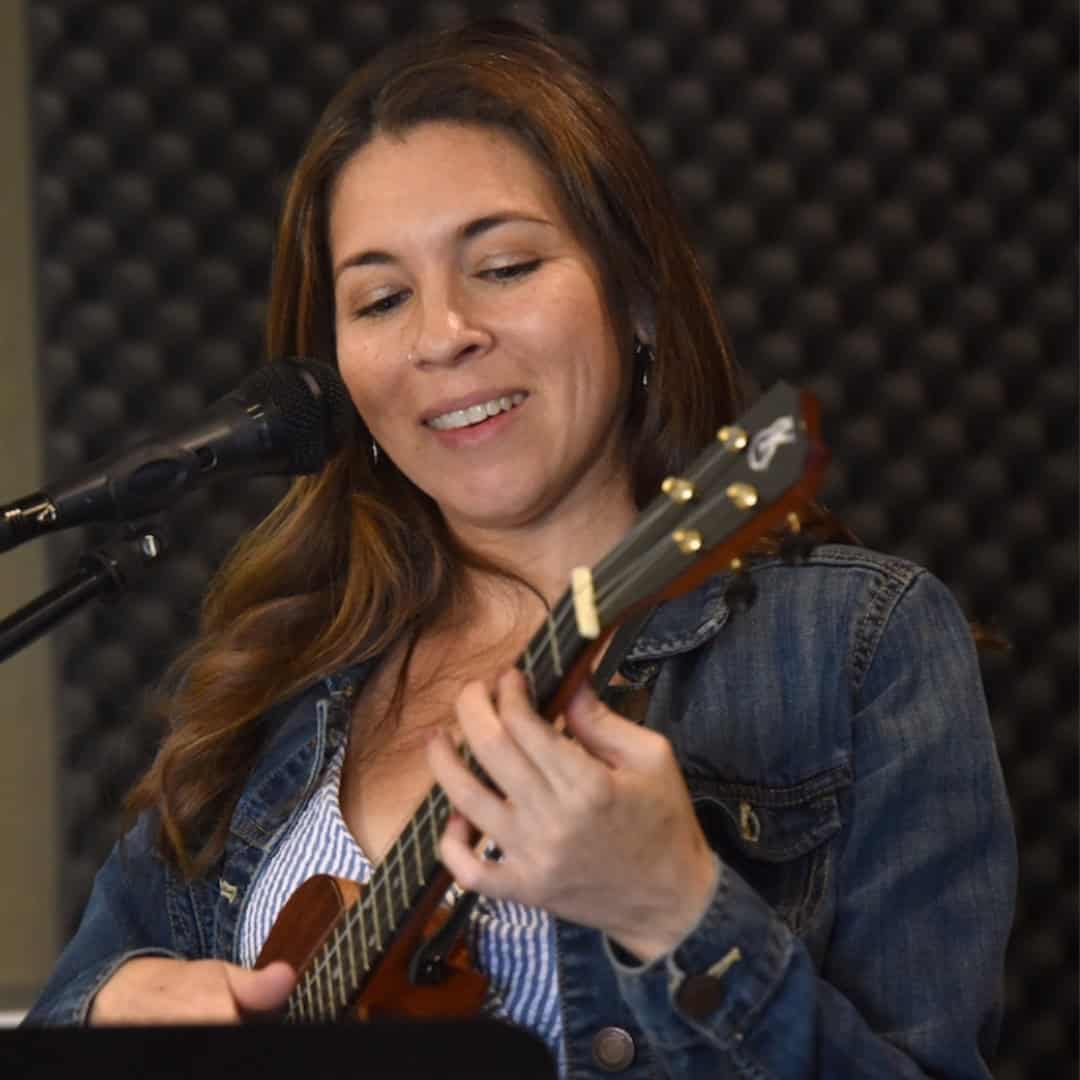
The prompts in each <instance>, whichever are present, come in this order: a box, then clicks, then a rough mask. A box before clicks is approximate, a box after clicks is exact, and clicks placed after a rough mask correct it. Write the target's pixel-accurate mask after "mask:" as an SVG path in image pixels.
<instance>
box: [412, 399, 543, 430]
mask: <svg viewBox="0 0 1080 1080" xmlns="http://www.w3.org/2000/svg"><path fill="white" fill-rule="evenodd" d="M525 398H526V395H525V394H523V393H521V392H520V391H517V392H515V393H513V394H510V395H508V396H504V397H497V398H492V399H491V400H490V401H484V402H481V403H479V404H477V405H470V406H469V407H468V408H467V409H455V410H454V411H453V412H448V413H443V414H442V416H433V417H432V418H431V419H430V420H427V421H425V422H426V423H427V426H428V427H431V428H434V429H435V430H436V431H454V430H455V429H457V428H465V427H473V426H474V425H476V424H482V423H483V422H484V421H485V420H490V419H491V417H493V416H498V415H499V413H503V412H509V411H510V410H511V409H516V408H517V407H518V406H519V405H520V404H521V403H522V402H523V401H524V400H525Z"/></svg>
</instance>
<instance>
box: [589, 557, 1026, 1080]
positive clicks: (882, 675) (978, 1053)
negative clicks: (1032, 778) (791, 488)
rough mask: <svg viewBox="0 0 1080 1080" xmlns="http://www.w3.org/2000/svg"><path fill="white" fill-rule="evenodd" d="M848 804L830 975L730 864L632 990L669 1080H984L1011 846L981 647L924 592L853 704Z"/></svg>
mask: <svg viewBox="0 0 1080 1080" xmlns="http://www.w3.org/2000/svg"><path fill="white" fill-rule="evenodd" d="M853 695H854V702H853V710H854V711H853V716H852V732H851V738H852V753H853V763H854V793H853V799H852V802H851V805H852V811H851V815H852V816H851V820H850V822H849V823H848V834H847V837H846V841H845V843H844V844H843V847H842V849H841V851H840V853H839V855H838V860H837V882H836V889H837V913H836V920H835V924H834V927H833V933H832V937H831V939H830V943H829V948H828V952H827V954H826V956H825V959H824V961H823V963H822V965H821V967H820V969H817V968H816V967H815V965H814V963H813V961H812V959H811V957H810V955H809V953H808V952H807V950H806V948H805V946H804V945H803V944H802V942H801V941H800V940H799V938H798V937H796V936H795V935H794V934H793V933H792V932H791V931H790V930H789V929H788V928H787V926H786V924H785V923H784V922H783V921H782V920H781V919H780V918H778V917H777V916H776V914H775V913H774V912H773V911H772V909H771V908H770V907H769V906H768V905H767V904H766V903H765V902H764V901H763V900H762V899H761V897H760V896H759V895H758V894H757V893H756V892H755V891H754V890H753V889H752V888H751V887H750V886H749V885H748V884H747V883H746V882H745V881H744V880H743V879H742V878H741V877H739V875H738V874H737V873H735V872H734V871H733V870H731V869H730V868H729V867H727V866H725V865H721V867H720V873H719V876H718V882H717V886H716V890H715V893H714V896H713V899H712V902H711V904H710V906H709V908H708V909H707V911H706V912H705V914H704V916H703V917H702V919H701V920H700V922H699V923H698V925H697V926H696V927H695V929H694V930H693V931H692V932H691V933H690V934H689V935H688V936H687V938H685V939H684V940H683V942H682V943H681V944H680V945H679V946H678V947H677V948H676V949H675V950H674V951H673V952H672V953H670V954H668V955H667V956H664V957H661V958H659V959H658V960H656V961H654V962H653V963H651V964H649V965H647V966H641V965H635V964H633V963H632V962H631V960H630V958H629V957H628V956H627V955H626V954H624V953H622V952H621V951H620V950H618V949H617V948H615V947H613V946H612V945H611V943H608V944H607V949H608V955H609V958H610V961H611V963H612V965H613V967H614V969H615V972H616V977H617V979H618V982H619V986H620V989H621V992H622V994H623V996H624V998H625V1000H626V1002H627V1004H628V1005H629V1007H630V1008H631V1010H632V1011H633V1013H634V1014H635V1016H636V1018H637V1020H638V1022H639V1023H640V1024H641V1025H642V1027H643V1028H644V1030H645V1032H646V1034H647V1037H648V1038H649V1041H650V1043H651V1044H652V1046H653V1048H654V1051H655V1053H656V1054H657V1056H658V1057H659V1058H660V1060H661V1061H662V1062H663V1063H664V1066H665V1068H666V1070H667V1072H668V1074H669V1075H671V1076H701V1077H706V1076H718V1077H719V1076H725V1077H728V1076H731V1077H755V1078H758V1080H763V1078H775V1080H781V1078H784V1080H786V1078H792V1080H794V1078H795V1077H799V1078H807V1077H846V1078H859V1077H866V1078H871V1077H873V1078H879V1077H882V1076H890V1077H912V1078H914V1077H926V1076H935V1077H949V1078H954V1080H960V1078H968V1077H972V1078H973V1077H989V1076H990V1071H989V1067H988V1060H989V1058H990V1056H991V1055H992V1053H993V1050H994V1048H995V1045H996V1041H997V1030H998V1024H999V1020H1000V1009H1001V996H1002V972H1003V964H1004V954H1005V946H1006V942H1007V939H1008V935H1009V931H1010V927H1011V924H1012V917H1013V903H1014V897H1015V888H1016V848H1015V839H1014V835H1013V828H1012V821H1011V816H1010V812H1009V805H1008V799H1007V796H1006V793H1005V788H1004V783H1003V780H1002V775H1001V769H1000V765H999V762H998V758H997V754H996V750H995V746H994V740H993V735H992V732H991V729H990V724H989V720H988V716H987V711H986V705H985V700H984V697H983V693H982V687H981V680H980V675H979V670H978V665H977V661H976V657H975V651H974V646H973V643H972V641H971V635H970V632H969V629H968V626H967V623H966V621H965V620H964V618H963V616H962V614H961V613H960V611H959V609H958V607H957V605H956V603H955V601H954V600H953V598H952V596H951V594H950V593H949V592H948V591H947V590H946V589H945V587H944V586H943V585H942V584H941V583H940V582H938V581H937V580H936V579H935V578H933V577H932V576H931V575H929V574H926V573H922V574H919V575H918V576H916V577H915V578H914V580H913V582H912V583H911V584H910V585H909V587H908V589H907V590H906V591H905V593H904V594H903V595H902V597H901V598H900V600H899V601H898V602H897V604H896V605H895V606H894V608H893V610H892V614H891V616H890V617H889V619H888V621H887V623H886V625H885V627H884V629H883V631H882V632H881V634H880V636H879V637H878V643H877V649H876V652H875V653H874V655H873V657H872V659H871V660H870V663H869V665H868V667H866V669H865V676H864V677H863V678H862V680H861V682H860V683H858V684H857V685H856V686H855V687H854V688H853Z"/></svg>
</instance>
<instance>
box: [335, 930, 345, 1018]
mask: <svg viewBox="0 0 1080 1080" xmlns="http://www.w3.org/2000/svg"><path fill="white" fill-rule="evenodd" d="M333 955H334V966H335V967H336V968H337V977H338V1006H339V1007H340V1008H342V1009H344V1008H345V1006H346V1005H347V1004H348V1003H349V987H348V986H347V985H346V984H345V965H344V964H343V963H342V952H341V931H340V930H336V931H335V932H334V949H333Z"/></svg>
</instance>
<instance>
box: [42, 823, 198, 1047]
mask: <svg viewBox="0 0 1080 1080" xmlns="http://www.w3.org/2000/svg"><path fill="white" fill-rule="evenodd" d="M151 834H152V828H151V822H150V819H149V818H148V817H145V816H144V817H143V818H142V819H140V820H139V822H138V823H137V824H136V826H135V827H134V828H133V829H132V831H131V832H130V833H129V834H128V835H127V836H126V837H124V838H123V839H122V840H121V841H120V842H119V843H118V844H117V845H116V846H115V847H114V848H113V850H112V852H111V854H110V855H109V857H108V859H107V860H106V861H105V863H104V865H103V866H102V867H101V869H100V870H99V871H98V874H97V876H96V878H95V879H94V887H93V889H92V891H91V894H90V899H89V901H88V902H87V905H86V909H85V911H84V912H83V917H82V921H81V922H80V924H79V928H78V930H77V931H76V932H75V935H74V937H72V939H71V940H70V941H69V942H68V944H67V946H66V947H65V949H64V951H63V952H62V953H61V955H60V959H59V960H58V962H57V964H56V967H55V968H54V969H53V972H52V974H51V975H50V977H49V980H48V982H47V983H46V985H45V988H44V990H42V992H41V994H40V995H39V997H38V999H37V1001H36V1002H35V1003H34V1005H33V1007H32V1008H31V1009H30V1011H29V1013H27V1015H26V1017H25V1018H24V1019H23V1025H24V1026H62V1025H71V1026H77V1025H83V1024H85V1023H86V1020H87V1016H88V1015H89V1012H90V1006H91V1005H92V1004H93V1000H94V996H95V995H96V994H97V992H98V990H100V989H101V987H102V986H103V985H104V984H105V983H106V982H107V981H108V979H109V978H110V976H112V974H113V973H114V972H115V971H116V969H117V968H119V967H120V965H121V964H123V963H124V962H125V961H127V960H131V959H133V958H134V957H136V956H180V955H181V950H179V949H178V948H177V937H178V935H177V933H176V929H177V926H178V925H184V924H187V922H188V920H186V919H185V918H184V914H183V912H182V911H181V910H179V909H178V906H177V897H178V896H184V895H185V893H184V892H183V891H182V890H178V889H176V888H170V880H169V879H170V875H171V873H172V872H171V871H170V870H168V869H167V868H166V866H165V864H164V863H163V862H162V860H161V859H160V857H159V856H158V855H157V853H156V852H155V850H154V847H153V843H152V837H151ZM184 936H186V935H184Z"/></svg>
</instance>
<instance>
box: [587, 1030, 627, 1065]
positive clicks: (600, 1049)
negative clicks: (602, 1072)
mask: <svg viewBox="0 0 1080 1080" xmlns="http://www.w3.org/2000/svg"><path fill="white" fill-rule="evenodd" d="M592 1056H593V1061H595V1062H596V1064H597V1065H599V1066H600V1068H601V1069H606V1070H607V1071H608V1072H622V1071H623V1069H627V1068H629V1067H630V1064H631V1063H632V1062H633V1060H634V1040H633V1039H632V1038H631V1037H630V1032H629V1031H627V1030H626V1029H625V1028H621V1027H606V1028H601V1029H600V1030H599V1031H598V1032H597V1033H596V1034H595V1035H594V1036H593V1041H592Z"/></svg>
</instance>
